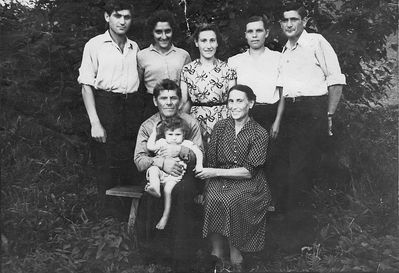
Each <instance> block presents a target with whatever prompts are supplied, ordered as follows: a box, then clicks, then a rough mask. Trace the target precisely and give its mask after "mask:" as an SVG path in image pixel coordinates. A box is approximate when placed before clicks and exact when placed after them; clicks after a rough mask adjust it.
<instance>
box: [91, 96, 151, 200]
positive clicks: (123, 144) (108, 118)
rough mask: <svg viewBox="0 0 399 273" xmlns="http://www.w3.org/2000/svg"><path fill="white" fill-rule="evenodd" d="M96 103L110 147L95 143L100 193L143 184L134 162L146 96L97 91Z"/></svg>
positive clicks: (94, 159)
mask: <svg viewBox="0 0 399 273" xmlns="http://www.w3.org/2000/svg"><path fill="white" fill-rule="evenodd" d="M95 103H96V109H97V114H98V117H99V119H100V123H101V125H102V126H103V127H104V129H105V131H106V135H107V138H106V143H100V142H97V141H95V140H92V159H93V162H94V165H95V168H96V176H97V177H96V179H97V184H98V190H99V193H100V195H101V196H104V194H105V190H107V189H109V188H111V187H113V186H115V185H126V184H139V183H141V182H142V181H140V179H138V178H139V173H138V171H137V168H136V166H135V164H134V162H133V153H134V148H135V144H136V138H137V132H138V129H139V126H140V124H141V121H142V118H141V115H142V109H143V99H142V95H140V94H138V93H134V94H128V95H123V94H116V93H112V92H106V91H102V90H96V91H95Z"/></svg>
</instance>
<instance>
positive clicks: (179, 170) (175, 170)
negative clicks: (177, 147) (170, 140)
mask: <svg viewBox="0 0 399 273" xmlns="http://www.w3.org/2000/svg"><path fill="white" fill-rule="evenodd" d="M162 170H163V171H164V172H166V173H167V174H170V175H173V176H179V175H181V174H183V171H184V168H183V166H182V165H180V163H179V160H178V159H176V158H171V157H165V159H164V161H163V166H162Z"/></svg>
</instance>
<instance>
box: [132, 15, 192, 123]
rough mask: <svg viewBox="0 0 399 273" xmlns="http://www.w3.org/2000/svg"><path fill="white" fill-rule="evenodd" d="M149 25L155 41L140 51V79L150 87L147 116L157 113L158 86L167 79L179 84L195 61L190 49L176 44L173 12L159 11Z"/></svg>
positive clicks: (151, 18)
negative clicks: (174, 41)
mask: <svg viewBox="0 0 399 273" xmlns="http://www.w3.org/2000/svg"><path fill="white" fill-rule="evenodd" d="M147 28H148V33H151V38H152V40H153V42H152V44H151V45H150V46H149V47H148V48H145V49H143V50H141V51H140V52H139V53H138V54H137V64H138V71H139V75H140V79H141V82H143V83H144V86H145V89H146V92H145V94H146V95H145V101H144V104H145V106H144V119H146V118H147V117H150V116H151V115H153V114H154V113H156V112H157V108H156V107H155V106H154V104H153V100H152V94H153V90H154V87H155V85H156V84H157V83H158V82H159V81H161V80H163V79H170V80H172V81H174V82H176V83H179V82H180V72H181V70H182V67H183V65H185V64H187V63H189V62H190V61H191V58H190V55H189V54H188V53H187V51H185V50H183V49H181V48H178V47H175V46H174V45H173V33H174V32H175V31H176V23H175V20H174V18H173V15H172V13H171V12H169V11H166V10H159V11H156V12H155V13H154V14H153V15H152V16H151V17H150V18H149V20H148V22H147Z"/></svg>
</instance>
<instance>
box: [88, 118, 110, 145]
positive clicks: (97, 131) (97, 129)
mask: <svg viewBox="0 0 399 273" xmlns="http://www.w3.org/2000/svg"><path fill="white" fill-rule="evenodd" d="M91 137H92V138H94V139H95V140H96V141H98V142H101V143H105V142H106V141H107V132H106V131H105V129H104V128H103V126H102V125H101V123H100V122H96V123H93V124H92V125H91Z"/></svg>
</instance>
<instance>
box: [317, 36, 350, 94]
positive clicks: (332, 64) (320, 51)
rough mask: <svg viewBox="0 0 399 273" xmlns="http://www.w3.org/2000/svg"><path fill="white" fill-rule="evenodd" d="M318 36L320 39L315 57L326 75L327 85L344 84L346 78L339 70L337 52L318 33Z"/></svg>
mask: <svg viewBox="0 0 399 273" xmlns="http://www.w3.org/2000/svg"><path fill="white" fill-rule="evenodd" d="M319 37H320V39H319V43H318V48H317V50H316V57H317V59H318V61H319V63H320V67H321V69H322V70H323V72H324V75H325V76H326V83H327V86H331V85H337V84H341V85H345V84H346V78H345V75H344V74H342V72H341V67H340V65H339V61H338V57H337V54H336V53H335V51H334V49H333V47H332V46H331V44H330V43H329V42H328V41H327V40H326V39H325V38H324V37H323V36H321V35H320V36H319Z"/></svg>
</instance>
